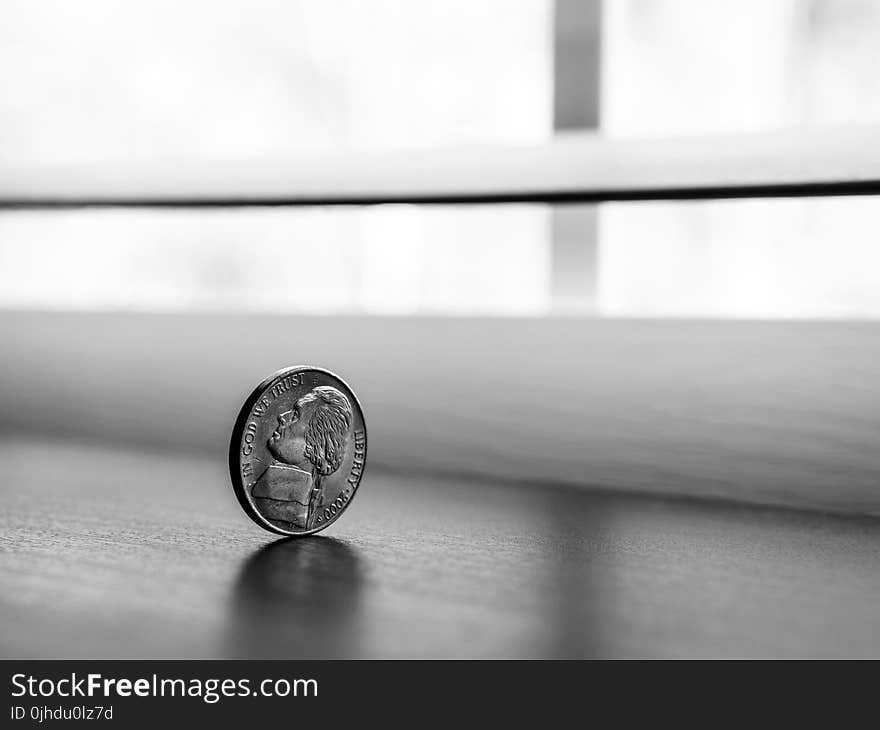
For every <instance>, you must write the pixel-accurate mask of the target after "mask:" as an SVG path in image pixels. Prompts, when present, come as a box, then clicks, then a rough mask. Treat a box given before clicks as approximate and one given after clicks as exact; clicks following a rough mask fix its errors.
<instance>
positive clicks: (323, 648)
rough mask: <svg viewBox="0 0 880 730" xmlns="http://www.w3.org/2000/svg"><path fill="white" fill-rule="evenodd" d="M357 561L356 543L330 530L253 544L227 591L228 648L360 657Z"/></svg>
mask: <svg viewBox="0 0 880 730" xmlns="http://www.w3.org/2000/svg"><path fill="white" fill-rule="evenodd" d="M362 563H363V561H362V559H361V557H360V556H359V555H358V551H357V550H356V549H355V548H353V547H352V546H350V545H348V544H347V543H345V542H343V541H341V540H336V539H334V538H332V537H309V538H305V539H303V538H285V539H281V540H277V541H276V542H273V543H271V544H269V545H267V546H265V547H263V548H261V549H259V550H257V551H256V552H255V553H254V554H252V555H251V556H250V557H249V558H247V560H245V562H244V564H243V565H242V568H241V572H240V573H239V575H238V579H237V580H236V583H235V587H234V591H233V596H232V605H231V622H230V627H229V639H230V650H231V653H232V655H233V656H236V657H240V658H276V659H280V658H285V659H307V658H334V657H356V656H359V655H360V653H361V651H360V648H361V647H360V641H359V636H358V634H359V631H358V628H359V623H360V615H361V606H360V597H361V590H362V587H363V582H364V581H363V565H362Z"/></svg>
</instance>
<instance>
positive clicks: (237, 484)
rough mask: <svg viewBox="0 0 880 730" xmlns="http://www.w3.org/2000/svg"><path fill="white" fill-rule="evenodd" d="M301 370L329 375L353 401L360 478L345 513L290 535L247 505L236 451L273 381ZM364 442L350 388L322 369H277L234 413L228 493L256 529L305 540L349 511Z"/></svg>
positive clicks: (356, 491)
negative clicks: (360, 438) (359, 447)
mask: <svg viewBox="0 0 880 730" xmlns="http://www.w3.org/2000/svg"><path fill="white" fill-rule="evenodd" d="M305 370H312V371H315V372H319V373H323V374H324V375H329V376H330V377H332V378H336V380H338V381H339V382H340V383H342V385H344V386H345V389H346V390H347V391H348V394H349V395H350V396H351V398H352V399H354V402H355V405H356V406H357V409H358V412H359V413H360V414H361V423H362V424H363V426H364V463H363V466H362V467H361V474H360V476H359V477H358V481H357V486H356V487H355V488H354V491H353V492H352V493H351V497H349V499H348V501H347V502H346V504H345V509H342V510H339V512H337V513H336V515H334V516H333V518H332V519H330V520H327V521H326V522H325V523H324V524H323V525H321V526H320V527H314V528H312V529H311V530H303V531H300V532H290V531H288V530H285V529H283V528H281V527H278V526H277V525H274V524H272V523H271V522H269V520H267V519H266V518H265V517H263V515H261V514H260V512H259V510H257V508H256V507H255V506H254V505H253V504H252V503H251V501H250V499H249V498H248V495H247V491H246V489H245V485H244V483H243V480H242V478H241V462H240V461H239V451H240V449H241V440H242V438H243V437H244V429H245V426H246V425H247V422H248V416H249V415H250V413H251V410H252V409H253V407H254V406H255V405H256V404H257V401H258V400H259V399H260V397H261V396H262V395H263V393H264V392H265V391H266V389H267V388H268V387H269V385H271V383H272V382H273V381H274V380H276V379H277V378H281V377H286V376H288V375H291V374H293V373H295V372H302V371H305ZM368 441H369V439H368V438H367V422H366V419H365V418H364V409H363V408H362V407H361V402H360V400H358V397H357V395H355V392H354V390H352V388H351V386H350V385H349V384H348V383H347V382H345V380H343V379H342V378H340V377H339V376H338V375H337V374H336V373H334V372H333V371H331V370H327V369H326V368H320V367H316V366H314V365H293V366H290V367H286V368H281V370H278V371H276V372H274V373H272V375H270V376H269V377H268V378H265V379H264V380H263V381H262V382H261V383H260V384H259V385H258V386H257V387H256V388H254V390H253V392H251V394H250V395H249V396H248V397H247V398H246V399H245V402H244V404H243V405H242V407H241V410H239V412H238V416H237V417H236V419H235V425H234V426H233V427H232V438H231V439H230V441H229V478H230V481H231V482H232V491H233V492H235V496H236V498H237V499H238V503H239V504H240V505H241V507H242V509H243V510H244V512H245V514H246V515H247V516H248V517H250V518H251V520H253V521H254V522H256V523H257V524H258V525H259V526H260V527H262V528H264V529H266V530H269V531H270V532H274V533H275V534H277V535H285V536H287V537H307V536H308V535H314V534H315V533H316V532H320V531H321V530H323V529H325V528H327V527H329V526H330V525H332V524H333V523H334V522H336V520H338V519H339V518H340V517H341V516H342V514H343V513H344V512H345V511H346V510H347V509H348V508H349V506H350V505H351V503H352V501H354V498H355V496H356V495H357V493H358V492H359V491H360V486H361V482H362V481H363V478H364V472H365V471H366V467H367V447H368Z"/></svg>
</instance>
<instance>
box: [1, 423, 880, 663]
mask: <svg viewBox="0 0 880 730" xmlns="http://www.w3.org/2000/svg"><path fill="white" fill-rule="evenodd" d="M0 459H2V463H3V465H4V470H3V474H4V478H3V480H2V486H0V489H2V502H0V505H2V507H0V510H2V511H0V656H2V657H4V658H9V657H128V658H141V657H193V658H209V657H245V658H249V657H253V658H257V657H277V658H281V657H289V658H306V657H313V658H314V657H540V658H544V657H701V656H817V657H818V656H821V657H828V656H874V657H876V656H880V610H878V606H880V521H876V520H870V519H857V518H842V517H834V516H829V515H822V514H818V513H809V512H793V511H791V512H790V511H784V510H779V509H756V508H749V507H741V506H735V505H730V504H723V503H708V502H707V503H700V502H696V501H675V500H663V499H657V498H644V497H634V496H616V495H613V494H602V493H590V492H583V491H579V490H566V489H559V488H554V487H551V486H547V485H532V486H528V485H526V486H524V485H521V484H506V483H503V482H498V483H492V482H489V481H475V480H469V479H464V478H463V479H455V480H453V479H448V478H446V479H437V478H431V477H425V476H418V475H406V474H390V473H380V472H378V471H375V470H373V471H370V470H369V469H368V471H367V474H366V476H365V479H364V482H363V485H362V487H361V490H362V491H361V493H360V494H359V495H358V497H357V499H356V500H355V501H354V503H353V504H352V506H351V507H350V509H349V510H348V512H347V513H346V515H345V516H344V518H343V519H340V520H339V521H338V522H337V523H335V524H334V525H333V526H332V527H331V528H330V529H328V530H327V531H326V533H324V534H323V536H319V537H312V538H306V539H293V540H278V539H276V538H275V537H274V536H272V535H269V534H268V533H264V532H263V531H261V530H260V529H259V528H257V527H256V526H255V525H253V524H251V522H250V521H249V520H248V519H247V518H246V517H245V516H244V514H243V513H242V512H241V511H240V509H239V507H238V505H237V503H236V501H235V498H234V496H233V494H232V491H231V488H230V486H229V483H228V478H227V475H226V473H225V463H224V455H223V453H222V449H221V450H220V451H219V452H218V454H217V456H216V458H210V457H204V456H188V455H181V454H172V453H168V452H158V451H157V452H145V451H133V450H131V449H121V448H114V447H110V446H96V445H83V444H75V443H71V442H65V441H57V440H42V439H36V438H28V439H25V438H21V437H14V436H7V437H6V438H4V439H3V440H2V441H0Z"/></svg>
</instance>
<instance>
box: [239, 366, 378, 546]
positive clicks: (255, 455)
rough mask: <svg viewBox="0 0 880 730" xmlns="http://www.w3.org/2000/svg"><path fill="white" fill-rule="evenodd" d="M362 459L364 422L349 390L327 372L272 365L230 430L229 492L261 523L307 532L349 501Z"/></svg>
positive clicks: (330, 519)
mask: <svg viewBox="0 0 880 730" xmlns="http://www.w3.org/2000/svg"><path fill="white" fill-rule="evenodd" d="M366 460H367V427H366V425H365V424H364V414H363V413H362V412H361V406H360V403H358V400H357V398H356V397H355V394H354V392H353V391H352V390H351V388H349V387H348V385H346V383H345V382H344V381H343V380H342V379H341V378H339V377H338V376H336V375H334V374H333V373H331V372H330V371H328V370H324V369H322V368H316V367H309V366H298V367H289V368H285V369H283V370H279V371H278V372H277V373H275V374H274V375H271V376H269V377H268V378H266V380H264V381H263V382H262V383H260V384H259V385H258V386H257V388H256V390H254V392H253V393H251V395H250V396H249V397H248V399H247V400H246V401H245V402H244V405H243V406H242V408H241V412H240V413H239V414H238V418H237V419H236V421H235V426H234V427H233V429H232V441H231V443H230V445H229V473H230V476H231V477H232V487H233V489H234V490H235V496H236V497H238V501H239V503H240V504H241V506H242V508H243V509H244V511H245V512H246V513H247V514H248V516H249V517H250V518H251V519H252V520H253V521H254V522H256V523H257V524H258V525H260V526H261V527H264V528H265V529H267V530H271V531H272V532H277V533H280V534H282V535H311V534H313V533H315V532H318V531H319V530H323V529H324V528H325V527H327V526H328V525H329V524H331V523H332V522H334V521H335V520H336V519H338V518H339V515H341V514H342V513H343V512H344V511H345V510H346V508H347V507H348V505H349V504H351V500H352V499H353V498H354V495H355V492H357V489H358V486H359V485H360V483H361V478H362V477H363V474H364V466H365V464H366Z"/></svg>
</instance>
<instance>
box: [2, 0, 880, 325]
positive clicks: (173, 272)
mask: <svg viewBox="0 0 880 730" xmlns="http://www.w3.org/2000/svg"><path fill="white" fill-rule="evenodd" d="M878 47H880V4H878V3H876V2H873V1H872V0H777V1H776V2H773V3H767V2H762V1H761V0H743V1H741V2H738V3H735V4H733V3H727V2H722V1H721V0H712V1H707V0H615V1H614V2H605V3H599V2H577V0H557V1H556V2H553V1H552V0H522V1H521V2H519V3H517V6H516V12H515V13H514V12H511V8H510V4H509V3H507V2H503V1H502V0H481V1H480V2H472V1H469V0H468V1H465V0H448V1H447V2H444V3H411V2H402V1H394V0H372V1H371V2H369V3H362V2H355V1H354V0H320V1H319V0H300V1H292V0H290V1H284V2H281V1H273V0H247V2H245V1H244V0H225V1H224V2H218V1H217V0H211V1H210V2H209V1H208V0H191V1H190V2H185V3H181V2H170V1H169V2H163V1H152V0H151V1H150V2H146V1H144V0H133V1H132V2H127V3H125V4H121V3H117V2H112V1H111V0H83V1H81V2H76V3H73V2H69V0H44V1H43V2H40V3H33V2H30V1H29V0H6V1H5V2H4V3H3V4H2V5H0V164H3V165H4V166H7V167H9V168H15V167H27V166H29V165H38V164H40V163H46V162H51V163H60V164H64V163H71V164H82V163H86V164H88V163H92V162H95V163H112V161H113V160H122V159H127V160H131V159H135V160H136V159H163V160H167V161H169V163H170V164H173V161H174V160H175V159H176V158H182V157H186V158H187V159H192V158H193V157H196V158H204V159H208V160H210V159H214V158H218V159H230V158H242V159H248V158H252V157H262V158H265V157H267V156H269V157H271V156H274V155H278V156H279V157H290V156H295V155H296V154H297V153H298V152H303V151H309V152H321V151H324V150H333V151H340V150H342V151H344V150H361V149H391V148H394V149H408V148H420V149H421V148H426V147H431V148H436V147H444V146H456V147H461V146H466V145H480V144H486V143H489V144H514V145H515V144H529V145H534V144H540V143H542V142H544V141H547V140H549V139H551V137H553V135H558V134H567V133H570V132H572V131H594V132H597V133H598V134H601V135H605V136H608V137H639V138H646V137H676V136H687V135H694V134H714V133H722V132H744V131H757V130H768V129H786V128H798V127H806V126H812V127H815V126H821V125H831V124H834V125H840V124H862V123H871V122H877V121H878V120H880V93H878V92H880V56H878V54H877V52H876V49H877V48H878ZM878 224H880V206H877V204H876V201H875V200H874V199H872V198H859V197H855V198H847V199H838V198H819V199H808V198H805V199H775V200H724V201H709V202H674V203H668V202H662V203H653V202H652V203H625V204H602V205H599V206H595V207H592V206H574V205H571V206H559V207H551V206H544V205H505V206H469V207H456V206H440V207H430V206H428V207H419V206H406V205H389V206H378V207H373V208H356V207H351V208H344V207H343V208H287V209H285V208H274V209H256V208H251V209H248V208H230V209H223V210H182V209H181V210H173V209H172V210H143V209H141V210H138V209H118V210H100V209H97V210H96V209H87V210H65V211H35V210H31V211H8V210H7V211H3V212H2V213H0V307H2V308H4V309H7V310H22V309H24V310H27V309H39V310H45V309H51V310H145V311H168V312H179V311H194V310H200V311H206V310H207V311H241V312H273V313H308V314H379V315H381V314H395V315H419V314H452V315H502V316H509V315H525V316H535V317H541V316H547V315H556V314H566V315H568V314H572V315H576V316H577V315H587V316H592V315H599V316H611V317H724V318H738V317H742V318H874V317H876V316H877V315H878V314H880V287H877V286H876V274H875V272H876V270H877V267H878V264H880V247H878V246H877V245H876V243H877V241H876V238H877V233H876V231H877V230H878V229H880V225H878ZM304 271H332V272H333V276H327V277H316V276H304V275H302V272H304Z"/></svg>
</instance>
